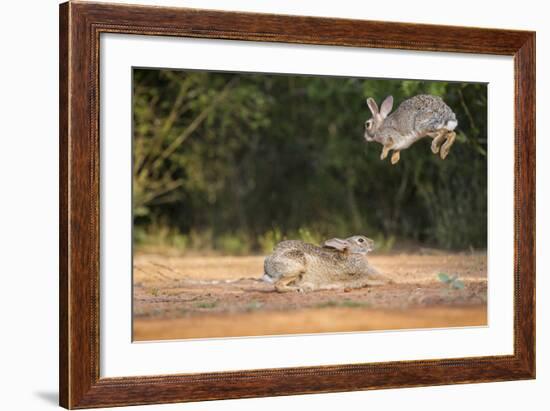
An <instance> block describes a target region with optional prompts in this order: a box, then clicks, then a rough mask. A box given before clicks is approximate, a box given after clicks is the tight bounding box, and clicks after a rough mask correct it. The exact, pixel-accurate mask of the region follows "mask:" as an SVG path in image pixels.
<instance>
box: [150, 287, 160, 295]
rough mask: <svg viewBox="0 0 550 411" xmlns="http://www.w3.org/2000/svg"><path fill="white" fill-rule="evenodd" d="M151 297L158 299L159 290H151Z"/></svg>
mask: <svg viewBox="0 0 550 411" xmlns="http://www.w3.org/2000/svg"><path fill="white" fill-rule="evenodd" d="M151 295H152V296H153V297H158V295H159V289H158V288H151Z"/></svg>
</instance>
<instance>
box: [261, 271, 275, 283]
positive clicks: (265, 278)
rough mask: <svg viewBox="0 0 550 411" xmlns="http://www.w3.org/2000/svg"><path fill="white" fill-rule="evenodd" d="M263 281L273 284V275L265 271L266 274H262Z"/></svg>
mask: <svg viewBox="0 0 550 411" xmlns="http://www.w3.org/2000/svg"><path fill="white" fill-rule="evenodd" d="M262 281H263V282H265V283H269V284H273V277H271V276H270V275H268V274H267V273H264V275H263V276H262Z"/></svg>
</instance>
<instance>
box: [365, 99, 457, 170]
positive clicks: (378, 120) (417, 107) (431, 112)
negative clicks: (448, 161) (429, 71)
mask: <svg viewBox="0 0 550 411" xmlns="http://www.w3.org/2000/svg"><path fill="white" fill-rule="evenodd" d="M367 105H368V106H369V109H370V111H371V113H372V118H370V119H369V120H367V122H366V123H365V135H364V137H365V140H367V142H370V141H376V142H378V143H380V144H382V146H383V149H382V153H381V155H380V159H381V160H384V159H385V158H386V157H387V156H388V153H389V151H390V150H393V154H392V156H391V163H392V164H396V163H397V162H398V161H399V157H400V151H401V150H404V149H406V148H409V147H410V146H411V144H413V143H414V142H416V141H418V140H420V139H421V138H423V137H431V138H432V139H433V140H432V152H433V153H434V154H437V153H439V155H440V157H441V158H442V159H445V158H446V157H447V155H448V154H449V150H450V149H451V146H452V145H453V143H454V141H455V139H456V133H455V132H454V129H455V128H456V126H457V125H458V121H457V119H456V115H455V113H454V112H453V111H452V110H451V109H450V108H449V106H447V104H445V102H444V101H443V100H442V99H441V97H437V96H432V95H427V94H420V95H417V96H414V97H411V98H409V99H407V100H405V101H403V102H402V103H401V104H400V105H399V107H398V108H397V110H395V111H394V112H393V113H391V114H390V112H391V109H392V106H393V97H392V96H388V97H386V99H385V100H384V102H383V103H382V105H381V106H380V110H378V105H377V104H376V102H375V101H374V100H373V99H372V98H370V97H369V98H368V99H367Z"/></svg>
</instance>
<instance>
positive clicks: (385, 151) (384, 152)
mask: <svg viewBox="0 0 550 411" xmlns="http://www.w3.org/2000/svg"><path fill="white" fill-rule="evenodd" d="M391 148H392V146H391V145H387V146H384V147H383V148H382V153H380V160H384V159H385V158H386V157H387V156H388V153H389V152H390V150H391Z"/></svg>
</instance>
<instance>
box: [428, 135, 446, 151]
mask: <svg viewBox="0 0 550 411" xmlns="http://www.w3.org/2000/svg"><path fill="white" fill-rule="evenodd" d="M428 135H429V136H430V137H432V138H433V140H432V153H434V154H437V153H439V149H440V148H441V146H442V144H443V142H444V141H445V138H446V136H447V130H445V129H440V130H437V131H435V132H433V133H429V134H428Z"/></svg>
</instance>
